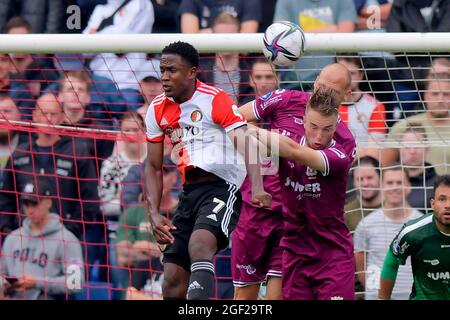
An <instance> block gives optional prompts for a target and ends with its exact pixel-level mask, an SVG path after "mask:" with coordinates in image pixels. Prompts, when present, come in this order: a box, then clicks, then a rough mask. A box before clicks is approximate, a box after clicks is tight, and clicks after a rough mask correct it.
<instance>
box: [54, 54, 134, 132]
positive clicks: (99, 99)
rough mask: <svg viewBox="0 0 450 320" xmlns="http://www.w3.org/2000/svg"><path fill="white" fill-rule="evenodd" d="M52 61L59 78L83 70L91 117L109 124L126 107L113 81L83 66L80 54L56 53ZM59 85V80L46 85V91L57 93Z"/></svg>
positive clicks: (120, 114) (112, 123) (83, 61)
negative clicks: (87, 83)
mask: <svg viewBox="0 0 450 320" xmlns="http://www.w3.org/2000/svg"><path fill="white" fill-rule="evenodd" d="M53 62H54V65H55V68H56V70H57V71H58V73H59V77H58V78H59V79H60V78H62V77H64V75H65V73H67V72H71V71H80V72H84V73H86V75H87V76H88V77H89V78H90V80H91V81H90V82H89V95H90V96H91V103H90V104H89V105H88V111H89V112H90V114H91V115H92V117H94V118H98V119H102V120H105V121H108V124H109V125H110V126H112V125H114V124H115V121H116V120H118V119H120V117H121V116H122V114H123V113H124V112H125V111H126V109H127V104H126V101H125V99H124V97H123V96H122V94H121V93H120V91H119V89H118V87H117V85H116V84H115V83H114V81H112V80H110V79H108V78H105V77H102V76H98V75H96V74H94V73H92V71H91V70H89V69H88V68H86V67H85V58H84V57H83V56H81V55H77V54H58V55H55V56H54V58H53ZM59 86H60V82H54V83H52V84H51V85H49V86H48V87H47V89H46V92H52V93H55V94H57V93H58V92H59V90H60V88H59Z"/></svg>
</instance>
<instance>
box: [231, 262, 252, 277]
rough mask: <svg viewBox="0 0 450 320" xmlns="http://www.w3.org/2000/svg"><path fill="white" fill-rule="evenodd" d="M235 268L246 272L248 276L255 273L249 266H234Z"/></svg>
mask: <svg viewBox="0 0 450 320" xmlns="http://www.w3.org/2000/svg"><path fill="white" fill-rule="evenodd" d="M236 268H238V269H243V270H245V272H247V274H248V275H249V276H251V275H252V274H254V273H255V272H256V268H255V267H254V266H252V265H251V264H249V265H243V264H236Z"/></svg>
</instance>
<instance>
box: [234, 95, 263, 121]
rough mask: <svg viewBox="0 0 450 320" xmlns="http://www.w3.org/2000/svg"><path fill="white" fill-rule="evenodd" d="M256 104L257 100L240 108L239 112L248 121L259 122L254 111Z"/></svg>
mask: <svg viewBox="0 0 450 320" xmlns="http://www.w3.org/2000/svg"><path fill="white" fill-rule="evenodd" d="M254 103H255V100H252V101H249V102H247V103H245V104H243V105H242V106H240V107H239V112H240V113H241V115H242V116H243V117H244V118H245V119H247V121H258V120H259V119H258V118H257V117H256V115H255V112H254V111H253V104H254Z"/></svg>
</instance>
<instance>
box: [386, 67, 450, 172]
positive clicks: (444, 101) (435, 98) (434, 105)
mask: <svg viewBox="0 0 450 320" xmlns="http://www.w3.org/2000/svg"><path fill="white" fill-rule="evenodd" d="M426 83H427V84H426V90H425V91H424V92H423V101H424V104H425V112H422V113H419V114H417V115H415V116H411V117H408V118H406V119H403V120H401V121H399V122H397V123H396V124H395V125H394V126H393V127H392V128H391V130H390V132H389V135H388V139H389V140H390V141H392V140H394V141H400V140H401V138H402V136H403V134H404V132H405V130H406V128H407V127H408V126H410V125H409V124H411V123H413V124H415V125H416V126H418V127H422V128H424V129H425V131H426V134H427V139H428V141H430V142H431V141H434V142H444V141H447V140H448V139H450V129H449V128H450V118H449V108H450V75H446V74H442V76H440V77H436V76H434V77H431V78H428V79H427V80H426ZM413 128H414V127H413ZM398 159H399V151H398V149H395V148H391V149H383V153H382V163H384V164H390V163H392V162H395V161H397V160H398ZM425 161H426V162H428V163H430V164H431V165H433V167H434V168H435V170H436V173H437V174H438V175H442V174H444V173H445V172H447V171H448V168H449V164H450V147H441V146H433V145H431V146H430V149H429V153H428V155H427V158H426V159H425Z"/></svg>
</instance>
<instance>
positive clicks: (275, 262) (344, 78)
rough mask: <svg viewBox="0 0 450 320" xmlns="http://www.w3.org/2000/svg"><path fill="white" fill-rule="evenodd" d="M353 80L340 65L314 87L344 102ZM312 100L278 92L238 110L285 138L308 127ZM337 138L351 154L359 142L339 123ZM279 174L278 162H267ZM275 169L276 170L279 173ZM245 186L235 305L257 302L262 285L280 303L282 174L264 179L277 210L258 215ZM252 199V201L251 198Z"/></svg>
mask: <svg viewBox="0 0 450 320" xmlns="http://www.w3.org/2000/svg"><path fill="white" fill-rule="evenodd" d="M350 84H351V76H350V74H349V72H348V70H347V69H346V68H345V67H343V66H342V65H340V64H331V65H328V66H326V67H325V68H324V69H323V70H322V72H321V73H320V75H319V76H318V77H317V79H316V82H315V86H314V87H315V89H320V88H332V89H334V90H335V91H336V93H337V95H338V97H339V102H340V101H342V100H343V99H345V97H346V96H347V95H349V94H351V90H350ZM309 97H310V94H309V93H305V92H301V91H296V90H276V91H274V92H271V93H269V94H266V95H265V96H262V97H259V98H257V99H256V100H254V101H252V102H249V103H247V104H245V105H243V106H242V107H241V108H240V109H239V110H240V112H241V113H242V114H243V115H244V116H245V117H246V119H247V120H249V121H255V120H262V121H263V122H264V123H268V124H269V128H270V129H279V130H280V131H281V132H282V133H284V134H285V135H288V136H289V135H291V133H293V132H296V130H298V127H299V126H303V117H304V115H305V109H306V103H307V101H308V100H309ZM335 138H336V140H338V141H339V142H340V143H341V144H342V145H344V146H346V149H347V150H349V151H350V152H351V151H352V150H353V148H354V141H353V138H352V136H351V134H349V131H348V129H347V128H346V127H345V125H344V124H343V123H342V122H339V124H338V127H337V130H336V133H335ZM267 163H268V164H269V165H270V166H271V167H270V168H269V169H274V170H272V172H274V171H275V172H276V169H277V168H276V167H275V164H274V161H271V162H270V161H267ZM274 167H275V168H274ZM246 187H247V186H246V184H245V183H244V184H243V186H242V187H241V192H242V196H243V200H244V204H243V207H242V209H241V215H240V218H239V221H238V224H237V226H236V229H235V231H234V233H233V236H232V243H233V245H232V261H231V263H232V265H231V266H232V273H233V283H234V286H235V299H256V298H257V297H258V292H259V287H260V283H262V282H264V280H266V281H267V295H266V298H267V299H278V298H281V286H282V284H281V276H282V253H283V248H281V247H280V246H279V243H280V239H281V237H282V235H283V216H282V212H281V187H280V181H279V177H278V175H277V174H273V175H265V176H264V189H265V190H266V191H267V192H269V193H270V194H272V207H271V208H270V209H259V208H255V207H253V206H252V205H251V204H250V202H249V205H245V195H246V194H249V195H250V194H251V192H250V189H249V188H246ZM249 199H250V198H249Z"/></svg>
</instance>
